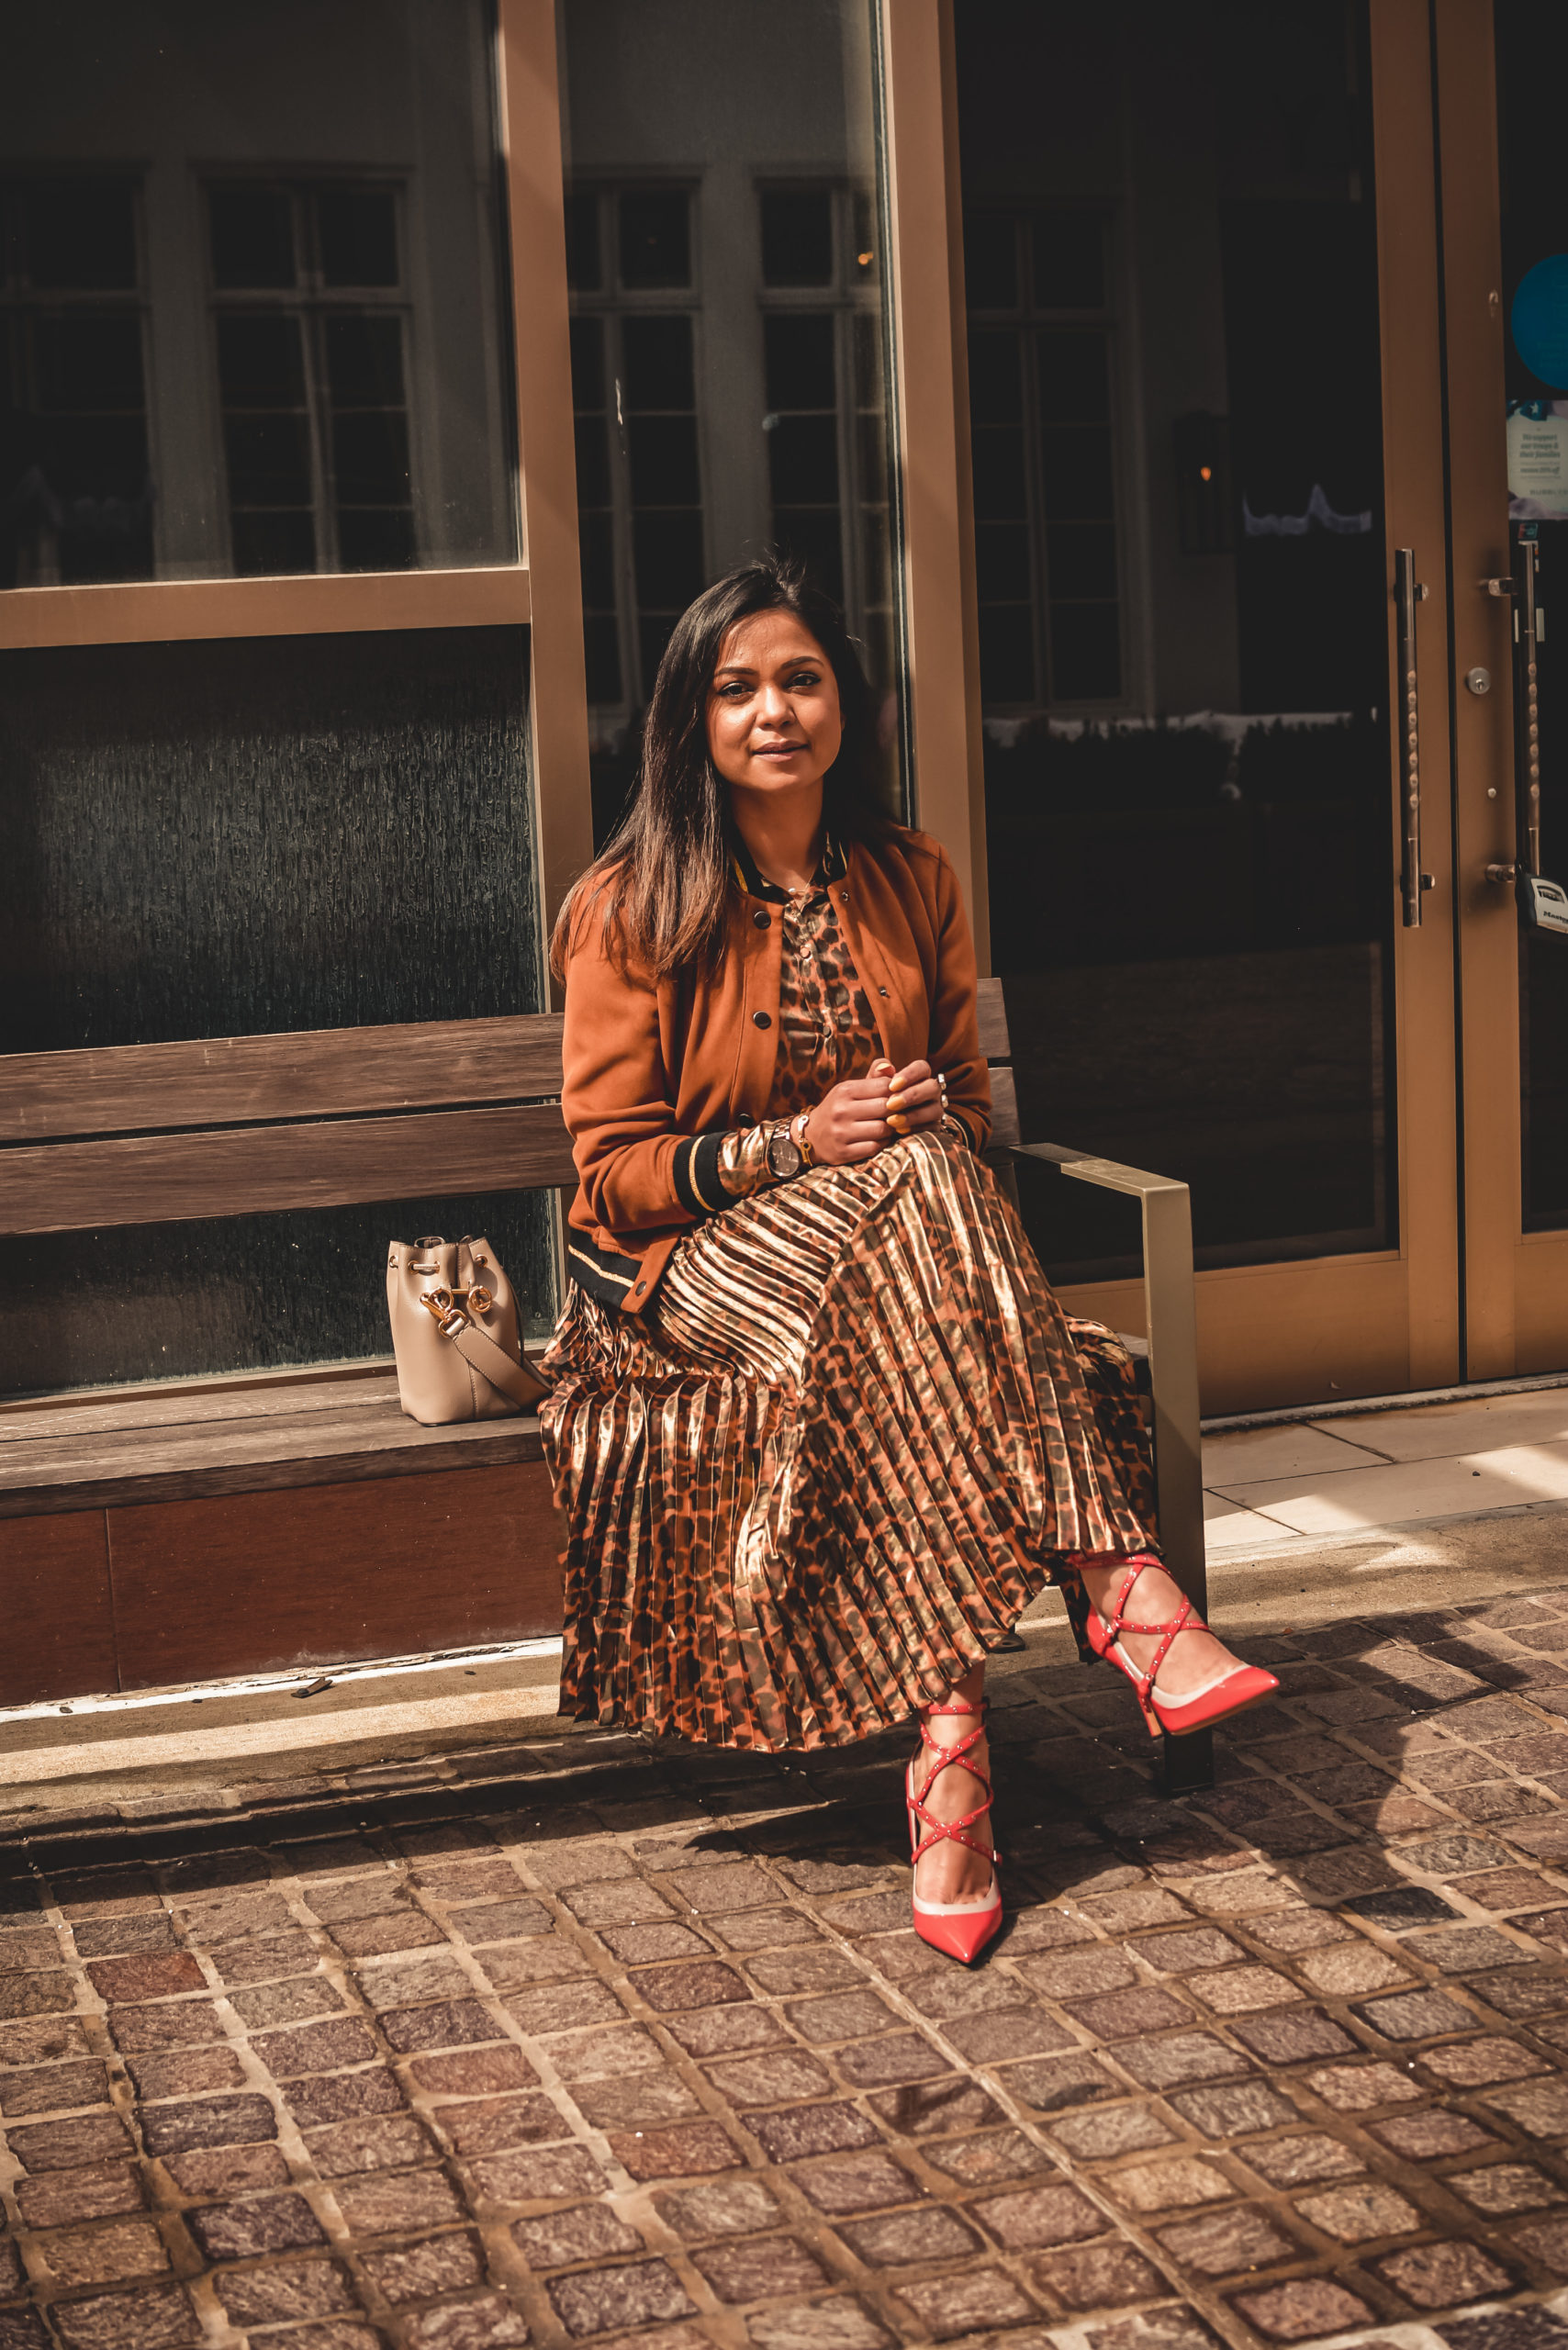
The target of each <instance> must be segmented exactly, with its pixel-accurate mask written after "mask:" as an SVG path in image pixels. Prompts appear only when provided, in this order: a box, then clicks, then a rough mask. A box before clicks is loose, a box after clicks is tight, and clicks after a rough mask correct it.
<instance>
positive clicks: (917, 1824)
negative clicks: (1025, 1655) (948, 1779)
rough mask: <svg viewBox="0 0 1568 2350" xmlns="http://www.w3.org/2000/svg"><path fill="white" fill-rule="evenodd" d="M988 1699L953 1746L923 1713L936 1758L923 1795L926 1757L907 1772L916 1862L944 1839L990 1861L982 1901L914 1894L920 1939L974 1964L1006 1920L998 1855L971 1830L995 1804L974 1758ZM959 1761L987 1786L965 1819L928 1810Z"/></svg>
mask: <svg viewBox="0 0 1568 2350" xmlns="http://www.w3.org/2000/svg"><path fill="white" fill-rule="evenodd" d="M989 1702H990V1701H989V1699H986V1700H982V1702H981V1706H980V1718H979V1720H978V1721H977V1722H976V1724H975V1727H974V1729H972V1730H970V1731H969V1733H968V1735H967V1736H966V1737H963V1738H960V1739H959V1740H958V1742H957V1743H956V1744H955V1745H953V1746H941V1745H939V1744H938V1743H937V1741H936V1740H935V1739H934V1738H933V1737H932V1735H931V1732H930V1731H929V1730H928V1729H926V1727H925V1715H922V1717H921V1718H920V1740H921V1744H922V1746H924V1747H925V1748H928V1749H929V1751H930V1752H931V1753H932V1754H933V1755H935V1758H936V1759H935V1762H933V1763H932V1765H931V1769H930V1771H929V1772H928V1774H926V1776H925V1778H924V1781H923V1782H922V1785H921V1786H920V1789H919V1792H918V1793H916V1791H915V1786H914V1774H915V1768H916V1765H917V1764H918V1763H919V1762H920V1761H921V1757H920V1756H919V1755H918V1754H915V1755H912V1756H911V1758H910V1762H909V1767H908V1769H907V1770H906V1772H905V1773H904V1801H905V1802H906V1803H907V1805H908V1806H909V1850H910V1859H911V1861H912V1863H913V1864H914V1866H916V1867H918V1866H919V1864H920V1861H921V1858H922V1856H923V1855H924V1853H926V1852H930V1850H931V1848H932V1846H933V1845H934V1844H939V1843H941V1842H942V1841H943V1839H944V1838H946V1839H948V1840H949V1841H951V1842H953V1843H955V1844H963V1845H965V1846H967V1847H968V1849H969V1851H970V1852H978V1853H979V1854H980V1858H981V1859H982V1860H986V1861H989V1862H990V1863H991V1890H990V1892H989V1893H988V1894H986V1895H985V1896H984V1897H983V1898H982V1899H980V1901H923V1900H922V1899H921V1897H920V1896H919V1894H918V1893H913V1892H912V1894H911V1899H912V1900H913V1904H914V1930H915V1932H916V1933H917V1934H918V1935H919V1936H920V1939H921V1941H922V1942H929V1943H930V1945H931V1947H932V1949H933V1950H939V1951H940V1952H941V1953H943V1955H944V1956H945V1957H946V1958H956V1959H958V1961H959V1962H960V1964H963V1965H965V1966H970V1965H972V1964H974V1961H975V1960H976V1959H977V1958H978V1957H979V1956H980V1953H981V1951H982V1950H983V1949H984V1948H985V1946H986V1944H987V1942H990V1941H991V1938H992V1936H993V1935H994V1934H995V1933H996V1931H997V1930H998V1928H999V1927H1000V1926H1001V1924H1002V1888H1001V1886H999V1885H998V1884H997V1881H996V1854H995V1853H994V1852H988V1851H987V1849H986V1847H985V1846H984V1845H983V1844H980V1843H977V1842H976V1841H975V1839H974V1838H973V1837H972V1836H971V1835H969V1833H968V1830H969V1829H971V1828H972V1827H973V1826H974V1824H975V1822H976V1820H977V1819H983V1818H984V1817H985V1815H986V1813H987V1812H988V1811H989V1810H990V1809H991V1802H992V1796H991V1781H990V1780H989V1779H988V1778H987V1777H986V1775H985V1774H984V1772H983V1771H981V1770H979V1769H978V1768H977V1767H976V1765H975V1764H974V1763H973V1762H970V1761H969V1756H970V1755H971V1754H972V1753H973V1752H974V1750H975V1748H976V1747H977V1746H978V1745H979V1744H980V1740H981V1739H982V1738H983V1737H984V1736H985V1715H986V1707H987V1706H988V1705H989ZM925 1711H926V1714H950V1715H960V1716H969V1715H972V1714H973V1713H974V1707H972V1706H966V1705H963V1704H961V1703H960V1704H958V1705H955V1706H928V1707H926V1709H925ZM955 1762H961V1763H962V1764H963V1766H964V1769H965V1770H966V1771H968V1773H969V1776H970V1777H971V1778H973V1779H978V1780H979V1781H980V1785H981V1786H982V1787H983V1788H984V1789H985V1800H984V1801H983V1802H982V1803H980V1804H977V1805H976V1807H975V1808H974V1810H973V1811H967V1812H965V1814H964V1816H963V1818H961V1819H952V1820H948V1819H937V1818H935V1817H934V1816H933V1815H932V1813H930V1812H929V1811H927V1809H926V1808H925V1803H926V1798H927V1796H929V1795H930V1793H931V1790H932V1788H933V1787H934V1786H935V1785H936V1782H937V1780H938V1779H939V1778H940V1777H941V1775H942V1774H943V1772H944V1771H946V1770H950V1769H951V1767H952V1765H953V1764H954V1763H955ZM922 1828H924V1830H925V1833H924V1835H922V1834H921V1832H920V1831H921V1829H922Z"/></svg>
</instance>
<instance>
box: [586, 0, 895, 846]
mask: <svg viewBox="0 0 1568 2350" xmlns="http://www.w3.org/2000/svg"><path fill="white" fill-rule="evenodd" d="M563 23H564V27H565V35H566V59H565V66H564V72H563V81H564V84H565V90H566V121H565V125H564V130H565V139H566V154H567V165H568V183H569V184H568V192H567V199H566V252H567V271H568V276H569V281H570V285H571V289H572V308H573V314H574V315H573V320H572V380H573V398H574V404H575V408H576V413H577V499H578V525H579V531H580V537H581V546H582V564H583V605H584V617H583V624H584V636H585V643H586V650H587V656H588V700H589V703H590V705H591V713H590V715H591V725H592V734H593V748H594V807H595V829H596V833H597V834H598V836H599V839H600V840H602V839H603V838H604V837H605V835H606V833H607V831H608V828H609V827H610V824H611V823H612V822H613V821H614V819H615V817H616V815H617V813H618V812H619V810H620V808H621V806H622V804H623V799H624V794H625V791H626V789H627V788H628V785H629V782H630V778H631V776H632V773H633V769H634V766H635V756H636V743H637V729H638V724H639V721H640V715H641V712H642V711H643V709H644V707H645V705H646V701H647V697H648V692H649V689H650V688H651V686H652V684H653V679H654V674H655V670H656V668H657V666H658V662H659V657H660V655H661V654H662V653H663V651H664V647H665V645H666V642H667V641H668V637H669V632H670V629H671V627H672V626H673V624H674V622H675V621H676V619H677V617H678V614H679V613H680V611H681V610H683V609H684V607H685V606H686V605H687V604H688V603H689V601H690V599H692V597H693V596H695V595H696V594H698V593H699V591H700V589H701V588H703V587H704V586H705V585H706V583H707V582H708V581H709V580H711V579H712V578H714V577H716V576H718V574H719V573H720V572H722V571H723V570H726V569H728V568H729V566H730V565H732V564H734V563H736V562H739V561H742V560H744V559H745V556H746V555H747V554H755V553H757V552H759V551H760V550H761V549H762V548H764V547H767V546H777V547H780V548H785V549H788V550H789V551H790V552H792V553H794V554H799V555H801V557H803V558H804V560H805V561H806V563H807V564H808V565H810V567H811V569H812V572H813V574H814V575H815V576H816V577H817V578H818V580H819V581H820V582H821V583H822V585H823V587H825V588H827V589H828V590H829V591H830V592H831V593H832V594H833V595H834V596H835V597H837V598H838V599H840V600H841V601H842V602H843V603H844V605H845V606H846V610H847V612H848V614H849V620H850V625H851V628H852V629H853V631H854V632H855V633H856V634H857V637H858V638H859V639H860V641H861V643H862V644H863V646H864V648H865V653H866V658H867V666H868V669H869V670H870V672H871V675H872V677H873V678H874V680H875V681H876V682H877V683H878V684H879V686H881V687H882V688H884V689H885V690H886V691H888V693H889V696H890V699H889V701H888V705H887V724H886V729H885V733H886V736H887V741H888V744H889V747H890V750H891V747H892V745H893V744H894V743H895V741H896V733H897V712H896V701H895V700H894V699H892V697H891V689H892V688H894V686H895V685H896V680H897V675H898V668H897V652H896V642H895V638H896V626H895V607H894V579H895V576H896V573H895V566H894V565H893V563H892V561H891V559H890V554H891V529H892V522H891V516H892V510H893V509H892V501H891V498H890V464H891V454H890V439H889V433H888V429H887V370H886V366H885V363H884V351H885V348H886V320H885V317H884V307H883V306H884V288H883V283H882V272H881V266H880V250H879V249H880V244H881V232H880V229H879V227H878V226H877V222H878V219H879V188H878V178H877V162H876V154H877V123H876V111H875V96H874V93H875V89H876V75H875V70H874V61H873V54H872V10H871V8H870V6H869V5H868V0H778V5H775V6H767V7H764V6H761V5H760V0H744V5H739V6H737V5H734V0H661V6H659V8H658V9H657V10H650V9H648V8H647V7H645V6H641V5H639V0H573V6H571V7H570V8H568V9H567V10H566V12H565V16H564V18H563ZM737 89H758V90H766V92H767V99H766V103H765V104H764V105H762V106H755V105H749V104H744V103H740V104H738V103H737V101H736V95H735V94H736V91H737ZM698 157H700V158H706V161H704V162H701V163H700V164H697V163H694V162H693V159H694V158H698ZM890 764H891V761H890ZM888 780H889V788H890V794H891V795H892V796H894V797H896V795H897V786H896V784H895V782H894V780H893V778H892V777H891V775H890V776H889V778H888Z"/></svg>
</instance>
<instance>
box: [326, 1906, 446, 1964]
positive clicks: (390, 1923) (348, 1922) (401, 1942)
mask: <svg viewBox="0 0 1568 2350" xmlns="http://www.w3.org/2000/svg"><path fill="white" fill-rule="evenodd" d="M332 1940H333V1941H334V1942H336V1943H337V1946H338V1948H339V1949H340V1950H341V1951H342V1953H343V1956H344V1957H345V1958H382V1957H386V1955H387V1954H388V1953H391V1952H393V1951H400V1950H428V1949H430V1948H431V1947H432V1946H433V1945H434V1944H436V1943H440V1942H445V1940H446V1937H445V1935H444V1934H443V1933H442V1930H441V1928H440V1927H439V1926H438V1925H437V1924H436V1923H435V1920H434V1919H431V1918H427V1917H426V1916H425V1914H424V1912H423V1910H422V1909H387V1910H377V1911H376V1912H375V1915H374V1916H372V1917H369V1918H345V1919H336V1920H334V1922H333V1926H332Z"/></svg>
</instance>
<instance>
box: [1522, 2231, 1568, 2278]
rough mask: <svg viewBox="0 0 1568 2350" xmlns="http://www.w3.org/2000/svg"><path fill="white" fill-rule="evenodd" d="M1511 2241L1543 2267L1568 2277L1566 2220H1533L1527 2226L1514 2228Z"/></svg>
mask: <svg viewBox="0 0 1568 2350" xmlns="http://www.w3.org/2000/svg"><path fill="white" fill-rule="evenodd" d="M1513 2241H1514V2243H1515V2244H1518V2246H1519V2248H1520V2249H1521V2250H1522V2251H1524V2252H1528V2253H1529V2255H1530V2257H1531V2258H1532V2259H1533V2260H1539V2261H1540V2265H1541V2266H1542V2267H1543V2268H1550V2269H1551V2270H1553V2271H1554V2272H1555V2274H1556V2275H1557V2276H1559V2277H1568V2221H1565V2220H1538V2221H1534V2222H1532V2224H1531V2225H1530V2226H1529V2227H1525V2228H1516V2229H1515V2230H1514V2235H1513Z"/></svg>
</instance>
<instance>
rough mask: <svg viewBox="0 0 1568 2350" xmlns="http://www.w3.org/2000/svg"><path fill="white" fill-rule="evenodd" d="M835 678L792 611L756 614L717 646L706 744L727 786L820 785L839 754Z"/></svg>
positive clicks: (840, 719) (841, 723) (773, 788)
mask: <svg viewBox="0 0 1568 2350" xmlns="http://www.w3.org/2000/svg"><path fill="white" fill-rule="evenodd" d="M843 740H844V718H843V713H842V712H841V711H840V709H839V706H838V680H837V678H836V677H834V674H833V668H832V665H831V664H830V662H829V660H828V657H827V655H826V654H825V653H824V652H823V649H822V646H821V645H820V644H819V643H817V641H816V638H815V637H814V636H813V635H812V632H811V631H810V629H809V628H807V627H806V626H805V625H804V624H803V622H801V621H798V620H797V619H796V618H795V615H794V613H793V612H788V611H772V612H757V613H755V614H754V615H753V617H752V618H751V619H750V620H746V621H738V622H737V623H736V625H735V626H734V628H733V629H732V630H731V631H730V632H729V634H728V636H726V637H725V639H724V641H723V643H722V644H721V646H720V647H719V658H718V662H717V665H716V666H715V668H714V671H713V682H712V685H711V688H709V693H708V749H709V753H710V755H711V758H712V761H713V765H714V766H715V767H717V768H718V770H719V773H720V774H721V775H722V777H723V778H724V780H725V782H726V783H733V784H740V785H742V786H744V787H745V789H747V790H749V791H786V790H790V789H800V788H801V785H805V784H816V783H820V782H821V781H822V779H823V776H824V775H825V774H826V773H827V770H828V769H829V767H832V765H833V763H834V759H836V758H837V756H838V750H839V744H841V743H842V742H843Z"/></svg>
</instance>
